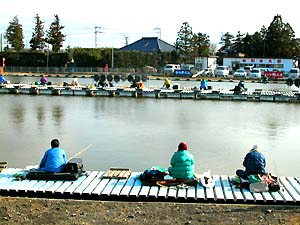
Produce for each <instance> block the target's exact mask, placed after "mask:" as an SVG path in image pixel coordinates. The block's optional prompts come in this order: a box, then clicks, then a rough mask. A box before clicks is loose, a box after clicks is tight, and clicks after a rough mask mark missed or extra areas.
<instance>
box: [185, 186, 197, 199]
mask: <svg viewBox="0 0 300 225" xmlns="http://www.w3.org/2000/svg"><path fill="white" fill-rule="evenodd" d="M186 198H187V199H196V188H195V186H191V187H189V188H188V190H187V193H186Z"/></svg>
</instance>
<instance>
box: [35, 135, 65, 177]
mask: <svg viewBox="0 0 300 225" xmlns="http://www.w3.org/2000/svg"><path fill="white" fill-rule="evenodd" d="M66 163H67V155H66V152H65V150H63V149H61V148H59V141H58V140H57V139H53V140H52V141H51V148H50V149H48V150H47V151H46V152H45V155H44V157H43V158H42V160H41V162H40V165H39V169H38V171H41V172H62V170H63V169H64V166H65V165H66Z"/></svg>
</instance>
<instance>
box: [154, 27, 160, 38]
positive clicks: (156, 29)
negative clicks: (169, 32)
mask: <svg viewBox="0 0 300 225" xmlns="http://www.w3.org/2000/svg"><path fill="white" fill-rule="evenodd" d="M154 30H155V31H156V32H157V33H158V34H159V39H160V40H161V28H160V27H155V28H154Z"/></svg>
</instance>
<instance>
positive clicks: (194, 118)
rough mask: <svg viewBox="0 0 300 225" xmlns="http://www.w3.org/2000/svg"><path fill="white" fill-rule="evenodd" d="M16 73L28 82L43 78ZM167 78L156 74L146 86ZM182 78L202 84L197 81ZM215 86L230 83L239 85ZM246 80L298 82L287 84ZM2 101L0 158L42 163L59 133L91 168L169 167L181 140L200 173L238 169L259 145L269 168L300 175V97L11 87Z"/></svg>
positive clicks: (69, 150)
mask: <svg viewBox="0 0 300 225" xmlns="http://www.w3.org/2000/svg"><path fill="white" fill-rule="evenodd" d="M13 79H18V81H22V82H26V83H29V82H32V81H34V80H37V79H38V78H31V77H30V78H24V77H23V78H11V79H10V80H13ZM60 79H61V78H53V82H59V81H60ZM79 81H80V82H81V83H84V84H87V83H91V82H92V80H91V79H87V78H86V79H80V80H79ZM13 82H15V81H13ZM176 82H177V81H176ZM162 83H163V81H162V80H160V81H157V80H151V81H148V82H146V86H147V85H148V86H161V85H162ZM180 84H181V85H182V86H191V87H193V86H199V82H196V81H184V82H183V81H182V82H180ZM124 85H126V82H124ZM209 85H211V86H212V87H213V88H222V89H229V88H232V87H233V86H234V85H235V84H234V83H232V82H213V83H211V84H209ZM246 86H247V87H248V88H249V89H255V88H263V89H269V90H271V89H280V90H291V89H293V87H288V86H286V85H284V84H267V85H263V84H257V83H246ZM0 102H1V110H0V115H1V123H0V143H1V149H0V160H1V161H7V162H8V164H9V166H10V167H25V166H27V165H35V164H38V163H39V161H40V159H41V157H42V156H43V154H44V151H45V150H46V149H48V148H49V147H50V141H51V139H53V138H58V139H59V140H60V142H61V147H62V148H64V149H65V150H66V152H67V154H68V157H69V158H70V157H72V156H74V155H76V154H78V153H79V152H81V153H80V154H79V155H78V157H81V158H83V161H84V165H85V168H86V169H87V170H107V169H109V168H110V167H128V168H130V169H131V170H133V171H143V170H144V169H146V168H148V167H151V166H152V165H160V166H164V167H168V166H169V161H170V158H171V156H172V154H173V152H174V151H176V149H177V145H178V143H179V142H180V141H186V142H187V143H188V146H189V150H190V151H191V153H192V154H193V155H194V157H195V162H196V172H198V173H202V172H204V171H207V170H209V169H210V170H211V172H212V174H219V175H222V174H225V175H233V174H234V173H235V170H236V169H237V168H240V167H242V161H243V158H244V156H245V154H246V153H247V152H248V151H249V149H250V148H251V147H252V146H253V145H254V144H257V145H258V148H259V149H260V150H261V151H262V152H263V154H265V156H266V159H267V169H268V171H270V172H272V173H274V174H277V175H285V176H299V165H300V148H299V146H298V143H299V141H298V140H299V137H298V136H299V134H300V117H299V112H300V104H291V103H273V102H236V101H209V100H178V99H149V98H145V99H142V98H137V99H136V98H126V97H120V98H118V97H115V98H110V97H81V96H74V97H72V96H29V95H28V96H27V95H5V94H3V95H0Z"/></svg>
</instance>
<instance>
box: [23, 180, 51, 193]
mask: <svg viewBox="0 0 300 225" xmlns="http://www.w3.org/2000/svg"><path fill="white" fill-rule="evenodd" d="M46 182H47V181H46V180H40V181H39V182H38V183H36V184H35V185H34V186H32V187H31V188H30V189H28V192H36V190H37V189H39V188H40V187H42V186H43V185H45V184H46Z"/></svg>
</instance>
